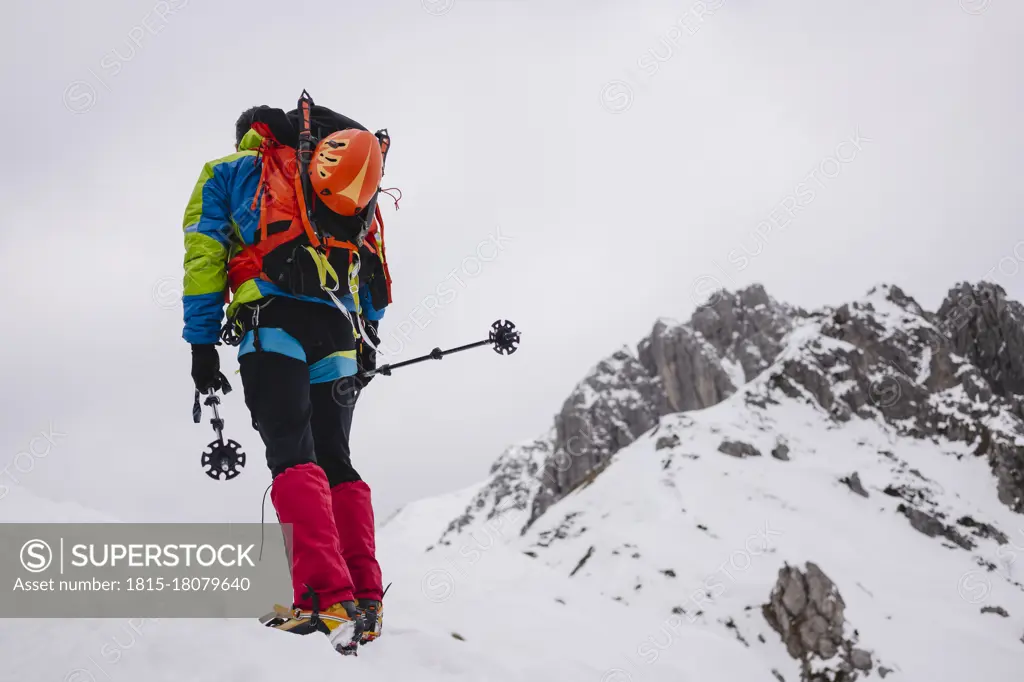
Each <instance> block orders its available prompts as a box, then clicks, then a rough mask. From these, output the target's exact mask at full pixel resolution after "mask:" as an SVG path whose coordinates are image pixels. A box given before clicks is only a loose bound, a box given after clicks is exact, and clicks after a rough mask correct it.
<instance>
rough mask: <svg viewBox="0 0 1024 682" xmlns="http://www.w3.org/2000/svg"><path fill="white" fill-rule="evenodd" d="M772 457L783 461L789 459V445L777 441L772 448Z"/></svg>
mask: <svg viewBox="0 0 1024 682" xmlns="http://www.w3.org/2000/svg"><path fill="white" fill-rule="evenodd" d="M772 457H774V458H775V459H778V460H782V461H783V462H788V461H789V445H787V444H786V443H783V442H781V441H780V442H778V443H776V444H775V447H774V448H772Z"/></svg>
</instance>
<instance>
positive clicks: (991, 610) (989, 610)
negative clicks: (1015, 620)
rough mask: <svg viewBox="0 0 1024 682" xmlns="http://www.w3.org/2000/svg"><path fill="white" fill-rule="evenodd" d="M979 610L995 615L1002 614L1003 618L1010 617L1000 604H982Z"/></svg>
mask: <svg viewBox="0 0 1024 682" xmlns="http://www.w3.org/2000/svg"><path fill="white" fill-rule="evenodd" d="M981 612H982V613H994V614H996V615H997V616H1002V617H1003V618H1009V617H1010V614H1009V613H1007V612H1006V609H1004V608H1003V607H1002V606H982V607H981Z"/></svg>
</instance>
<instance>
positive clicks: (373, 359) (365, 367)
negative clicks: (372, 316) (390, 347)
mask: <svg viewBox="0 0 1024 682" xmlns="http://www.w3.org/2000/svg"><path fill="white" fill-rule="evenodd" d="M379 324H380V322H379V321H378V320H363V327H364V328H365V330H366V336H368V337H370V341H372V342H373V345H375V346H377V345H380V337H379V336H377V325H379ZM356 364H357V365H358V366H359V370H358V371H357V372H356V376H355V379H356V384H357V385H358V386H359V389H360V390H362V389H364V388H366V385H367V384H368V383H370V382H371V381H372V380H373V377H375V376H377V375H376V374H363V372H370V371H372V370H374V369H377V351H375V350H374V349H372V348H370V345H369V344H368V343H366V340H365V339H359V350H358V352H357V353H356Z"/></svg>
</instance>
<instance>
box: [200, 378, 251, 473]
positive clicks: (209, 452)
mask: <svg viewBox="0 0 1024 682" xmlns="http://www.w3.org/2000/svg"><path fill="white" fill-rule="evenodd" d="M221 390H222V391H223V392H224V394H225V395H227V394H228V393H230V392H231V385H230V384H228V382H227V381H226V380H225V381H223V382H222V383H221ZM203 404H204V405H206V406H207V407H211V408H213V418H212V419H210V424H212V425H213V430H214V432H215V433H216V434H217V440H215V441H213V442H212V443H210V444H209V445H207V446H206V450H204V451H203V454H202V458H201V460H200V461H201V462H202V465H203V469H204V470H205V471H206V475H207V476H209V477H210V478H212V479H214V480H216V481H220V480H225V481H230V480H231V479H232V478H234V477H235V476H237V475H238V474H240V473H241V469H242V467H244V466H245V453H244V452H242V446H241V445H239V444H238V443H237V442H236V441H234V440H231V439H230V438H229V439H228V440H226V441H225V440H224V420H223V419H222V418H221V416H220V411H219V410H218V409H217V406H218V405H220V398H219V397H217V391H216V389H212V390H211V391H210V393H209V395H207V396H206V400H204V401H203ZM202 415H203V409H202V408H201V407H200V406H199V390H198V389H196V398H195V402H193V403H192V421H193V422H195V423H196V424H198V423H199V421H200V419H202Z"/></svg>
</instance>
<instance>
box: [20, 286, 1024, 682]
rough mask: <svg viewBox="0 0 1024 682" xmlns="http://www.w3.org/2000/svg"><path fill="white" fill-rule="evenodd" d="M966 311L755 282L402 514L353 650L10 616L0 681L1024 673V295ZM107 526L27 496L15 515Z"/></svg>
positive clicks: (594, 376)
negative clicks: (817, 636)
mask: <svg viewBox="0 0 1024 682" xmlns="http://www.w3.org/2000/svg"><path fill="white" fill-rule="evenodd" d="M975 293H978V292H975V291H974V290H971V291H970V292H968V298H970V296H972V295H973V294H975ZM990 293H991V292H990ZM990 298H991V297H990ZM997 299H998V297H996V298H995V299H992V301H996V303H998V300H997ZM963 301H964V299H963V298H962V297H961V298H960V299H959V302H958V303H957V304H956V305H957V306H958V307H957V308H956V310H961V309H962V310H967V311H969V312H970V311H973V312H971V315H973V317H972V316H971V315H968V318H967V319H968V322H967V323H965V324H964V325H961V326H958V327H955V328H953V329H948V328H947V327H946V326H944V325H945V322H946V320H947V319H948V318H949V315H948V312H949V309H948V307H946V306H944V309H945V310H946V313H947V314H946V315H945V316H936V315H933V314H930V313H927V312H926V311H924V310H922V309H920V306H917V304H916V303H914V302H913V301H912V300H911V299H909V298H907V297H905V296H904V295H903V294H902V292H899V291H898V290H895V289H893V288H880V289H878V290H875V291H873V292H871V293H870V294H869V295H868V296H867V297H866V298H865V299H863V300H861V301H857V302H854V303H852V304H849V305H845V306H840V307H838V308H834V309H833V308H828V309H825V310H822V311H816V312H813V313H806V312H804V311H799V310H795V309H792V308H789V307H787V306H784V305H781V304H776V303H775V302H774V301H771V300H770V299H768V298H767V295H766V294H765V293H764V292H763V290H760V289H757V290H751V291H746V292H741V293H740V294H737V295H736V296H734V297H728V296H719V297H717V298H716V299H715V301H714V303H713V304H711V305H709V306H708V307H705V308H702V309H701V310H699V311H698V313H697V314H696V315H695V316H694V320H693V321H691V322H690V323H687V324H685V325H677V326H675V327H669V326H668V325H667V324H666V323H664V322H659V323H658V324H657V325H656V326H655V332H654V333H653V334H652V338H651V339H647V340H645V341H644V342H643V343H641V347H640V349H639V353H637V354H636V355H634V354H633V353H632V351H631V350H629V349H623V350H620V351H617V352H616V353H615V354H614V355H613V356H612V358H610V359H608V360H606V361H602V362H601V363H599V364H598V365H597V366H596V367H595V369H594V371H592V372H591V373H589V374H588V375H587V376H586V377H585V378H584V379H583V381H581V384H580V386H579V387H578V388H577V390H576V391H574V392H573V394H572V395H571V396H570V397H569V399H568V400H567V401H566V406H565V407H564V408H563V410H562V412H561V413H560V414H559V415H558V416H557V417H556V420H555V425H554V428H553V429H552V430H551V431H549V432H548V433H545V434H543V435H541V436H540V437H539V438H537V439H534V440H529V441H524V442H522V443H520V444H518V445H514V446H512V447H510V448H508V449H507V450H506V451H505V452H504V453H502V455H501V456H500V457H499V458H498V459H497V460H496V462H495V464H494V466H493V467H492V470H491V472H490V475H489V476H488V477H487V478H486V479H485V480H483V481H481V482H480V483H479V484H476V485H473V486H470V487H467V488H465V489H463V490H460V491H456V492H453V493H450V494H448V495H443V496H440V497H436V498H431V499H426V500H420V501H418V502H415V503H412V504H410V505H407V506H406V507H404V508H403V509H401V510H399V511H398V512H397V513H396V514H395V515H394V516H393V517H392V518H391V519H389V520H388V521H387V522H386V523H384V524H382V527H381V528H380V530H379V536H378V550H379V556H380V559H381V563H382V565H383V567H384V570H385V579H386V580H387V581H393V583H394V585H393V587H392V588H391V591H390V592H389V593H388V597H387V601H386V609H385V626H384V627H385V630H384V636H383V637H382V638H381V640H380V641H379V642H375V643H374V644H373V645H370V646H368V647H365V648H363V649H362V652H361V654H360V656H359V657H357V658H347V659H343V658H341V657H339V656H338V655H337V654H335V653H334V652H333V651H332V650H331V649H330V647H329V646H328V644H327V642H326V639H324V638H319V637H306V638H300V637H293V636H289V635H287V634H284V633H279V632H273V631H268V630H266V629H264V628H261V627H260V626H259V625H258V623H256V622H255V621H254V620H253V621H248V620H214V619H207V620H170V619H162V620H157V621H152V620H141V619H135V620H123V621H121V620H108V621H87V620H18V621H15V620H6V621H0V657H2V660H3V661H4V665H3V666H0V680H7V679H10V680H64V681H65V682H97V681H99V680H110V681H111V682H119V681H121V680H124V681H135V680H146V681H147V682H150V681H152V680H168V681H170V680H174V681H178V680H182V681H184V680H189V681H195V682H213V681H214V680H216V681H218V682H219V681H223V680H239V681H242V680H244V681H245V682H252V681H254V680H279V679H284V678H285V677H287V679H294V677H295V676H296V675H299V676H303V675H310V676H321V677H322V676H324V675H330V676H335V675H339V676H340V675H352V676H356V677H359V676H366V677H367V678H369V679H374V680H395V681H399V680H401V681H405V680H410V679H413V680H467V681H468V680H493V681H495V682H511V681H513V680H522V681H527V680H529V681H530V682H537V681H541V682H543V681H546V680H552V681H554V680H583V681H592V682H640V681H641V680H644V681H651V682H660V681H665V682H667V681H669V680H673V681H677V680H698V681H700V682H715V681H722V682H726V681H729V682H732V681H735V680H765V681H766V682H770V681H771V680H783V681H784V682H797V681H799V680H802V679H809V676H810V675H811V674H812V673H813V672H814V671H826V672H824V673H823V674H824V675H825V676H824V677H820V678H816V679H822V680H828V682H851V681H852V680H854V679H861V677H862V673H860V672H857V673H852V672H850V671H847V672H842V665H843V664H844V661H852V660H853V659H852V658H850V655H851V652H856V653H857V655H859V656H860V657H861V658H860V659H858V660H861V661H862V660H863V657H864V656H866V655H870V666H871V670H870V672H869V673H867V677H868V678H873V677H875V676H878V677H885V678H886V679H896V680H909V681H914V682H917V681H918V680H921V681H925V680H927V681H929V682H944V681H946V680H948V681H950V682H953V681H954V680H955V681H957V682H959V681H962V680H975V679H984V680H992V681H995V682H1003V681H1007V682H1009V681H1010V680H1018V679H1020V670H1021V665H1022V663H1024V556H1022V555H1024V516H1022V515H1021V514H1020V513H1019V510H1020V503H1021V498H1020V487H1019V486H1018V483H1019V481H1020V480H1021V479H1020V473H1021V468H1020V466H1019V464H1020V462H1021V461H1022V460H1021V452H1022V449H1021V444H1024V420H1022V415H1024V408H1022V407H1021V402H1020V401H1019V400H1018V397H1019V396H1020V395H1024V374H1022V375H1021V376H1020V377H1019V381H1018V377H1017V373H1016V372H1017V370H1015V369H1014V367H1013V366H1012V364H1011V363H1008V362H1007V361H1006V360H1005V357H1004V355H1005V354H1006V353H1008V352H1010V351H1008V350H1005V351H999V352H994V351H993V348H999V347H1000V346H999V344H1000V343H1001V339H1002V336H1003V335H1005V334H1006V333H1007V332H1006V329H1016V328H1017V327H1018V326H1019V322H1020V321H1021V320H1024V308H1021V307H1019V306H1017V305H1016V304H1013V305H1012V306H1011V305H1009V304H1008V303H1006V304H1003V303H999V305H1001V306H1002V307H997V308H994V309H993V310H994V311H996V314H993V310H989V309H987V308H985V307H984V306H985V305H988V304H987V303H986V304H979V306H980V307H979V309H978V310H974V309H973V308H972V307H971V306H972V305H974V304H973V303H972V304H968V303H964V302H963ZM990 302H991V301H990ZM1014 306H1016V307H1014ZM996 319H998V320H1000V321H999V322H998V323H995V322H992V320H996ZM964 329H967V330H968V332H966V333H964V334H962V333H961V332H963V331H964ZM965 334H966V335H965ZM1012 343H1013V340H1012V339H1011V345H1012ZM1000 353H1003V355H1000ZM680 401H682V402H683V403H686V404H687V405H689V407H688V408H687V409H686V410H684V411H678V410H675V409H674V408H673V407H672V406H673V405H678V404H682V403H680ZM1015 510H1018V511H1015ZM94 520H95V521H99V520H103V521H112V519H108V518H106V517H103V516H102V515H99V514H96V513H94V512H90V511H89V510H86V509H82V508H80V507H77V506H76V505H69V504H57V503H53V502H50V501H48V500H44V499H41V498H38V497H35V496H33V495H31V494H30V493H29V492H27V491H26V490H24V489H17V490H14V491H12V492H11V497H10V498H9V500H5V504H4V505H0V522H15V521H17V522H26V521H36V522H50V521H94ZM787 566H788V567H795V568H799V569H804V568H806V570H807V571H808V575H810V574H811V573H812V572H813V569H812V566H816V567H819V568H820V570H821V571H822V572H823V573H824V575H825V576H827V579H830V580H831V583H829V584H828V585H829V586H827V587H826V588H825V593H822V591H821V588H820V585H821V583H820V582H818V583H814V585H818V586H819V587H814V586H812V583H811V582H810V579H809V578H808V582H807V585H808V592H807V594H806V599H805V600H804V601H806V603H807V604H814V605H819V604H824V603H826V602H827V603H837V602H838V603H840V605H841V606H843V605H844V608H845V610H844V611H841V612H840V611H835V612H833V613H831V614H830V615H829V616H828V617H829V618H831V619H832V622H833V624H836V623H837V625H835V627H836V628H838V633H839V636H841V637H842V638H843V642H844V646H847V649H846V650H845V653H844V654H842V655H840V654H839V653H835V654H834V655H833V654H830V655H829V657H825V656H819V657H818V658H813V657H809V658H807V659H806V661H805V663H806V666H807V667H806V669H805V670H802V665H803V663H802V662H800V661H798V660H796V659H795V658H794V657H793V655H791V654H792V651H789V652H788V651H787V646H790V645H791V644H792V642H791V640H787V641H786V643H785V644H784V642H783V639H782V637H780V634H779V632H777V631H776V630H775V629H773V626H772V624H771V623H770V622H769V620H768V618H767V617H766V615H767V614H769V613H774V612H773V611H772V610H771V609H767V610H766V609H764V607H765V605H766V604H769V602H771V603H772V604H773V608H774V607H776V606H778V603H777V601H778V600H781V603H783V604H784V605H786V607H787V608H788V607H789V605H790V602H793V601H794V598H793V595H792V594H791V593H789V592H785V591H779V592H773V590H774V589H775V588H776V587H777V580H778V579H779V578H780V569H783V568H784V567H787ZM815 590H817V593H815ZM287 594H288V586H285V585H282V601H283V600H286V599H287ZM801 599H803V597H802V596H801ZM829 600H831V601H829ZM839 600H841V602H840V601H839ZM797 601H799V600H797ZM267 606H268V609H269V608H270V606H271V605H269V604H268V605H267ZM797 606H800V605H799V604H798V605H797ZM800 608H804V607H803V606H800ZM800 608H797V609H796V610H794V614H796V613H806V612H807V611H806V609H805V610H804V611H803V612H801V611H800ZM815 608H818V606H815ZM794 622H797V621H794ZM797 625H798V626H799V628H800V630H799V632H801V633H803V632H804V631H805V629H807V632H815V630H814V629H813V628H812V627H811V626H812V625H814V624H813V623H811V622H810V621H801V622H798V623H797ZM794 627H796V626H794ZM830 632H831V631H830ZM843 656H846V658H843ZM837 671H839V672H837Z"/></svg>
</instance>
